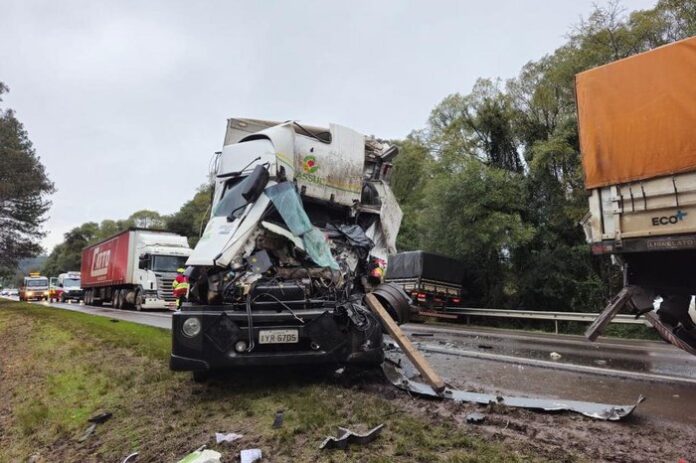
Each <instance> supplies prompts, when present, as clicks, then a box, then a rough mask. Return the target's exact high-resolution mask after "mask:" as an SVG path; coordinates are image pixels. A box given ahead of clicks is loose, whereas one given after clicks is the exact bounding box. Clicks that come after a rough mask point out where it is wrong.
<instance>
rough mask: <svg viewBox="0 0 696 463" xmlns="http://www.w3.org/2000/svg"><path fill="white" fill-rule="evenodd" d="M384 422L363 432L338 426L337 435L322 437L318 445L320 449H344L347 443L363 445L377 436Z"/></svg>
mask: <svg viewBox="0 0 696 463" xmlns="http://www.w3.org/2000/svg"><path fill="white" fill-rule="evenodd" d="M382 428H384V424H380V425H379V426H376V427H374V428H372V429H370V430H369V431H367V432H366V433H364V434H361V433H358V432H354V431H351V430H350V429H347V428H341V427H339V428H338V436H337V437H333V436H329V437H327V438H326V439H324V442H322V443H321V445H320V446H319V448H320V449H345V448H346V447H348V444H359V445H365V444H369V443H370V442H372V441H373V440H375V439H377V436H379V434H380V433H381V432H382Z"/></svg>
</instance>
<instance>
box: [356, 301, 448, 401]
mask: <svg viewBox="0 0 696 463" xmlns="http://www.w3.org/2000/svg"><path fill="white" fill-rule="evenodd" d="M365 302H366V303H367V305H368V306H369V307H370V309H372V312H373V313H374V314H375V315H377V317H378V318H379V319H380V320H381V322H382V326H384V328H385V329H386V330H387V332H388V333H389V334H390V335H391V336H392V337H393V338H394V341H395V342H396V343H397V344H398V345H399V347H401V349H402V350H403V351H404V352H405V353H406V356H407V357H408V359H409V360H410V361H411V362H412V363H413V365H415V367H416V368H417V369H418V371H419V372H420V374H421V375H423V377H424V378H425V379H426V381H427V382H428V384H430V386H431V387H432V388H433V389H434V390H435V391H437V392H440V391H443V390H444V389H445V382H444V381H442V378H440V376H439V375H438V374H437V373H436V372H435V370H433V368H432V367H431V366H430V363H428V361H427V360H425V357H423V354H421V353H420V352H419V351H418V350H417V349H416V347H415V346H414V345H413V344H412V343H411V340H410V339H408V337H406V335H405V334H404V332H403V331H401V328H399V326H398V325H397V324H396V323H395V322H394V319H393V318H392V317H391V316H390V315H389V313H388V312H387V311H386V309H385V308H384V306H382V304H381V303H380V302H379V300H377V297H375V295H374V294H367V295H366V296H365Z"/></svg>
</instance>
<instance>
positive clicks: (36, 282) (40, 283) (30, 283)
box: [27, 278, 48, 288]
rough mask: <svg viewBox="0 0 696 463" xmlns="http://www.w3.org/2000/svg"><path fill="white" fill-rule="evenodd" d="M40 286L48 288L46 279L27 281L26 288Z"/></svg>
mask: <svg viewBox="0 0 696 463" xmlns="http://www.w3.org/2000/svg"><path fill="white" fill-rule="evenodd" d="M41 286H48V279H47V278H41V279H36V280H27V287H28V288H38V287H41Z"/></svg>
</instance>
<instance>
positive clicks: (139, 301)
mask: <svg viewBox="0 0 696 463" xmlns="http://www.w3.org/2000/svg"><path fill="white" fill-rule="evenodd" d="M134 307H135V310H137V311H138V312H140V311H141V310H143V295H142V294H141V293H140V290H139V289H136V290H135V304H134Z"/></svg>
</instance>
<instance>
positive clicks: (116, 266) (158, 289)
mask: <svg viewBox="0 0 696 463" xmlns="http://www.w3.org/2000/svg"><path fill="white" fill-rule="evenodd" d="M190 255H191V248H190V247H189V245H188V240H187V239H186V237H185V236H181V235H177V234H175V233H171V232H167V231H161V230H151V229H139V228H130V229H128V230H124V231H122V232H120V233H118V234H116V235H114V236H111V237H109V238H107V239H105V240H103V241H100V242H99V243H96V244H93V245H91V246H88V247H86V248H85V249H84V250H83V251H82V267H81V275H82V288H83V289H84V291H85V292H84V300H85V304H88V305H101V304H103V303H110V304H112V305H113V306H114V307H117V308H119V309H124V308H128V307H134V308H135V309H136V310H143V309H174V308H175V306H176V300H175V298H174V296H173V294H172V282H173V281H174V278H175V277H176V271H177V269H178V268H181V267H184V265H185V263H186V260H187V259H188V257H189V256H190Z"/></svg>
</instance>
